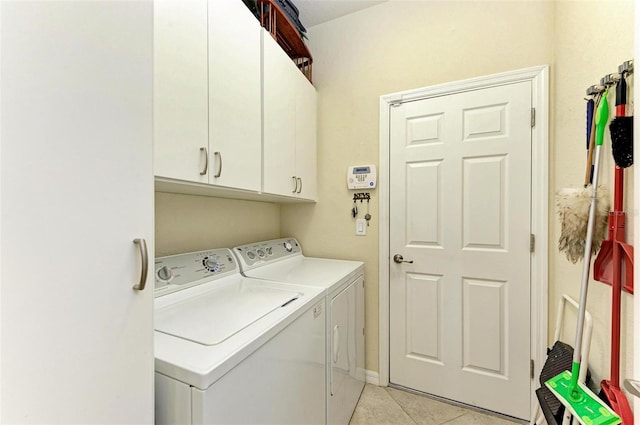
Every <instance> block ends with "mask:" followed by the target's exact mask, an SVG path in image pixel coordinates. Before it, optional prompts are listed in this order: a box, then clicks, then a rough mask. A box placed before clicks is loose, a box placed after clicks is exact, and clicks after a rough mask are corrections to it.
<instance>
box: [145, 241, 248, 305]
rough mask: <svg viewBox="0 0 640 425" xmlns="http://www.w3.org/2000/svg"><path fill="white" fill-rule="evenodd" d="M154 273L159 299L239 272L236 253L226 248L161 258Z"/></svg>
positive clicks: (156, 294)
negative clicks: (161, 296)
mask: <svg viewBox="0 0 640 425" xmlns="http://www.w3.org/2000/svg"><path fill="white" fill-rule="evenodd" d="M154 270H155V281H156V282H155V289H154V294H155V296H156V297H157V296H160V295H165V294H168V293H170V292H175V291H179V290H181V289H185V288H189V287H191V286H195V285H198V284H201V283H206V282H209V281H210V280H212V279H217V278H218V277H221V276H222V275H227V274H228V273H230V272H238V271H239V269H238V263H237V261H236V259H235V257H234V256H233V253H232V252H231V250H229V249H227V248H220V249H209V250H206V251H197V252H189V253H186V254H178V255H170V256H167V257H159V258H156V262H155V269H154ZM204 279H208V280H206V281H203V280H204Z"/></svg>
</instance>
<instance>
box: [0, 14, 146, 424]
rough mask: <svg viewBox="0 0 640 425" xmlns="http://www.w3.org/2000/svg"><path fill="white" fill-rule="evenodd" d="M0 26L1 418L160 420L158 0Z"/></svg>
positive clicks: (26, 17)
mask: <svg viewBox="0 0 640 425" xmlns="http://www.w3.org/2000/svg"><path fill="white" fill-rule="evenodd" d="M0 19H1V20H0V28H1V33H0V36H1V38H2V52H1V61H2V80H1V81H0V90H1V92H2V106H3V108H2V115H1V118H0V120H1V121H0V126H1V127H2V157H1V167H0V168H1V169H2V180H1V182H0V205H1V207H2V208H1V211H2V214H1V216H0V217H1V218H0V233H1V234H2V237H1V238H0V241H1V245H0V246H1V249H0V262H1V264H2V273H1V282H2V288H1V289H2V291H1V293H2V299H1V302H0V323H1V324H2V328H1V330H2V333H1V335H0V347H1V351H0V359H1V362H0V376H2V393H1V395H0V405H1V406H2V412H1V414H0V422H2V423H25V422H27V423H49V424H54V423H85V424H88V423H105V424H107V423H108V424H116V423H117V424H125V423H135V424H142V423H152V422H153V369H154V366H153V364H154V358H153V321H152V314H153V308H152V307H153V278H152V273H149V278H148V282H147V287H146V289H145V290H144V291H135V290H134V289H133V288H132V286H133V285H134V284H136V283H138V281H139V280H140V278H141V259H140V257H141V256H140V254H139V252H138V250H137V249H136V246H135V244H134V243H133V239H134V238H144V239H146V242H147V246H148V248H149V254H150V255H149V257H150V258H149V264H150V265H152V264H153V255H152V254H153V246H154V242H153V234H154V231H153V170H152V136H153V123H152V112H153V104H152V100H153V99H152V93H153V3H152V2H151V1H133V2H129V1H126V2H106V1H101V2H96V1H82V2H80V1H77V2H71V3H67V2H51V1H39V2H35V1H33V2H0ZM4 106H9V107H6V108H5V107H4Z"/></svg>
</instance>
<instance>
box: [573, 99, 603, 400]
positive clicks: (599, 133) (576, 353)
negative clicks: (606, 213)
mask: <svg viewBox="0 0 640 425" xmlns="http://www.w3.org/2000/svg"><path fill="white" fill-rule="evenodd" d="M608 93H609V90H608V89H607V90H606V91H605V92H604V94H603V95H602V99H601V100H600V104H599V105H598V109H597V111H596V159H595V167H594V170H593V183H592V189H593V190H592V194H591V205H590V206H589V221H588V223H589V226H587V239H586V241H585V246H584V261H583V265H582V267H583V268H582V284H581V285H580V304H579V306H580V307H579V309H578V320H577V323H576V342H575V348H574V350H573V365H572V367H571V383H570V384H569V385H570V387H569V391H570V392H569V393H570V394H572V393H574V391H575V389H576V388H577V386H578V375H579V374H580V361H581V358H582V331H583V328H584V317H585V312H586V308H587V290H588V289H589V272H590V268H591V246H592V244H593V231H594V227H595V226H594V224H595V218H596V203H597V191H598V177H599V174H600V173H599V171H600V150H601V148H602V142H603V139H604V130H605V127H606V125H607V120H608V119H609V102H607V94H608Z"/></svg>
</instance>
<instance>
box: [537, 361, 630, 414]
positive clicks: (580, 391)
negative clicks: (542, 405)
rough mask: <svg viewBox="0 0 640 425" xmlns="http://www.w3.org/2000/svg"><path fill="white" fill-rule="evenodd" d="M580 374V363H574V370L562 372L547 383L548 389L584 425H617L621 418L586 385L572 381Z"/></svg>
mask: <svg viewBox="0 0 640 425" xmlns="http://www.w3.org/2000/svg"><path fill="white" fill-rule="evenodd" d="M579 373H580V363H576V362H573V366H572V370H571V372H569V371H568V370H566V371H564V372H562V373H561V374H559V375H556V376H554V377H553V378H551V379H549V380H548V381H547V382H545V385H546V386H547V388H549V389H550V390H551V392H552V393H553V394H554V395H555V396H556V397H557V398H558V400H559V401H560V402H561V403H562V404H563V405H564V406H565V407H566V408H567V409H569V411H570V412H571V414H572V415H573V417H574V418H576V419H578V421H579V422H580V423H581V424H582V425H616V424H619V423H621V422H622V419H620V416H618V415H616V413H615V412H614V411H613V410H611V408H610V407H609V406H607V405H606V404H605V403H604V401H602V400H600V398H599V397H598V396H597V395H595V394H594V393H593V392H592V391H591V390H590V389H589V388H587V386H586V385H584V384H582V383H579V382H577V381H578V380H577V379H572V377H573V376H578V375H579Z"/></svg>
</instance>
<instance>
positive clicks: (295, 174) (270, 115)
mask: <svg viewBox="0 0 640 425" xmlns="http://www.w3.org/2000/svg"><path fill="white" fill-rule="evenodd" d="M262 40H263V41H262V72H263V81H264V85H263V99H262V101H263V112H264V134H263V158H264V162H263V181H262V191H263V192H265V193H268V194H273V195H281V196H288V197H296V198H301V199H307V200H315V199H316V196H317V179H316V91H315V88H314V87H313V86H312V85H311V83H310V82H309V81H308V80H307V79H306V78H305V77H304V75H302V73H301V72H300V71H299V70H298V68H297V67H296V65H295V64H294V63H293V62H292V61H291V59H290V58H289V57H288V56H287V55H286V53H285V52H284V51H282V49H281V48H280V46H279V45H278V44H277V43H276V41H275V40H274V39H273V38H272V37H271V35H270V34H269V33H268V32H266V31H263V33H262Z"/></svg>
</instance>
